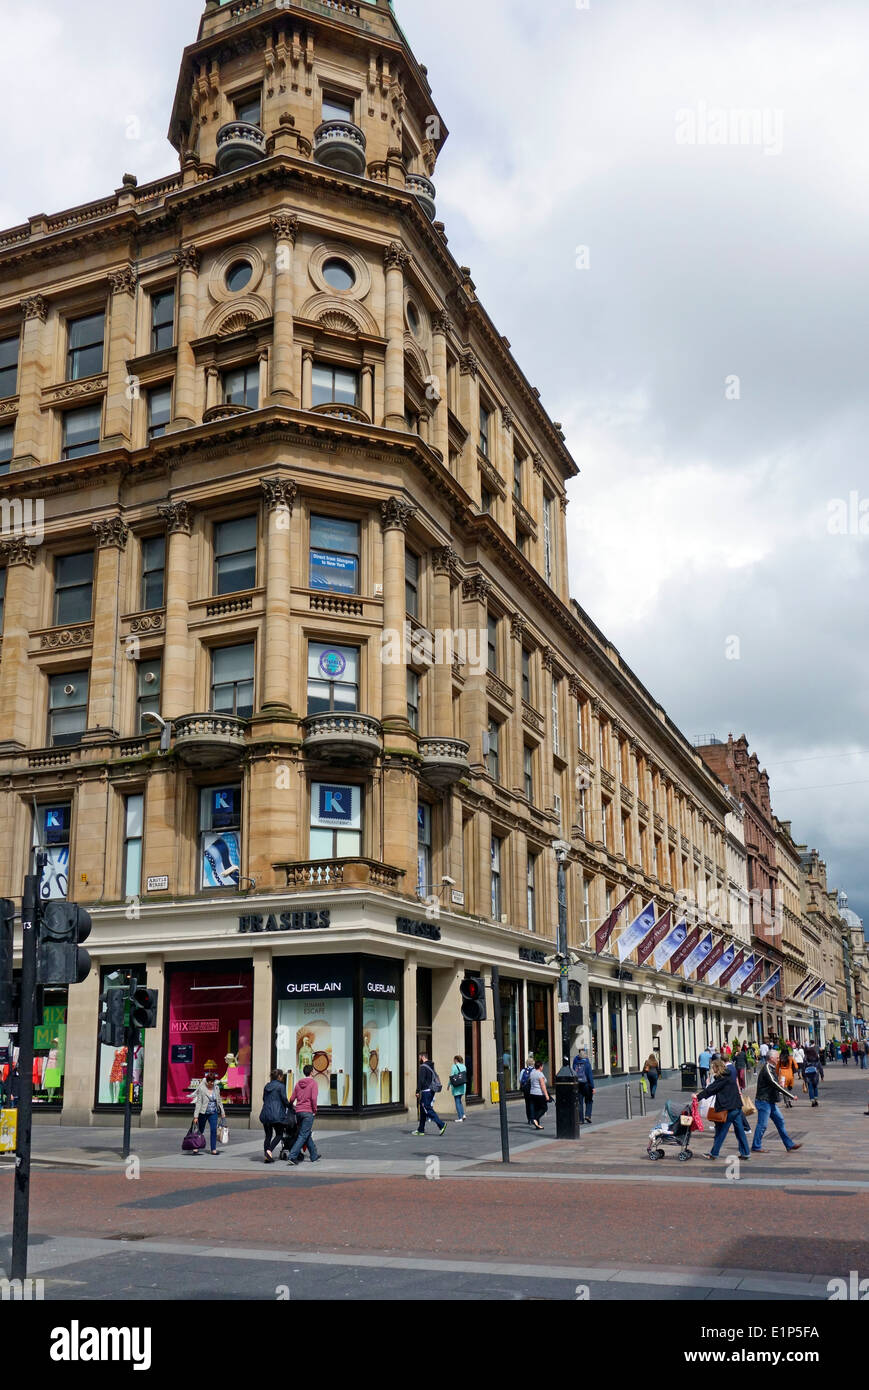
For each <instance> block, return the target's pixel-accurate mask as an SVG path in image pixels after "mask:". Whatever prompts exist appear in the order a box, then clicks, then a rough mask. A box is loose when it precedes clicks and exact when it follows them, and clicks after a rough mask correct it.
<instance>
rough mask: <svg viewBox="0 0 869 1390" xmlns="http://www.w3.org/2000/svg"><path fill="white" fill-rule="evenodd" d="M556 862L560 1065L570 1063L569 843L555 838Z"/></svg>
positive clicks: (556, 957) (556, 955) (556, 954)
mask: <svg viewBox="0 0 869 1390" xmlns="http://www.w3.org/2000/svg"><path fill="white" fill-rule="evenodd" d="M552 848H553V850H554V851H555V858H556V860H557V862H558V938H557V948H556V953H555V959H556V960H557V962H558V1012H559V1014H560V1015H561V1056H562V1065H564V1066H569V1065H570V1023H569V1022H568V1009H569V1005H568V1002H567V973H568V970H569V968H570V953H569V951H568V946H567V856H568V854H569V853H570V845H569V844H568V843H567V841H566V840H555V841H554V843H553V846H552Z"/></svg>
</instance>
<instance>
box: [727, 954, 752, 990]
mask: <svg viewBox="0 0 869 1390" xmlns="http://www.w3.org/2000/svg"><path fill="white" fill-rule="evenodd" d="M756 964H757V956H756V955H754V953H752V954H751V955H750V956H746V958H745V960H744V961H743V962H742V964H741V966H740V967H739V969H738V970H736V971H735V972H734V974H733V977H732V979H731V981H730V988H731V989H732V990H737V989H739V987H740V985H742V984H743V983H744V982H745V981H746V980H747V979H748V977H749V975H753V974H754V967H755V965H756Z"/></svg>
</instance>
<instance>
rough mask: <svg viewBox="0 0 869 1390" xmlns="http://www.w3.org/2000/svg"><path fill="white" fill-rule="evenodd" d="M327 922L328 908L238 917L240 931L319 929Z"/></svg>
mask: <svg viewBox="0 0 869 1390" xmlns="http://www.w3.org/2000/svg"><path fill="white" fill-rule="evenodd" d="M329 924H330V919H329V910H328V908H326V909H325V910H323V911H322V912H309V911H300V912H281V913H276V912H269V913H268V914H263V913H251V914H249V915H248V916H246V917H239V919H238V929H239V931H240V932H266V931H320V930H322V929H323V928H324V927H328V926H329Z"/></svg>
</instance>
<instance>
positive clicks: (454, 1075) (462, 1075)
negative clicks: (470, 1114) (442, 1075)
mask: <svg viewBox="0 0 869 1390" xmlns="http://www.w3.org/2000/svg"><path fill="white" fill-rule="evenodd" d="M449 1086H450V1091H451V1093H452V1097H453V1100H454V1101H455V1103H456V1124H457V1125H460V1124H461V1123H462V1121H463V1120H464V1118H465V1107H464V1103H463V1102H464V1098H465V1092H466V1091H467V1089H468V1072H467V1069H466V1067H465V1060H464V1058H463V1057H460V1056H459V1054H458V1053H456V1055H455V1057H454V1058H453V1065H452V1066H451V1067H450V1081H449Z"/></svg>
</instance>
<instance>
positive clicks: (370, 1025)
mask: <svg viewBox="0 0 869 1390" xmlns="http://www.w3.org/2000/svg"><path fill="white" fill-rule="evenodd" d="M273 969H274V978H275V991H276V996H277V1002H276V1010H275V1065H276V1066H277V1067H279V1068H280V1069H281V1071H284V1072H286V1074H287V1089H288V1091H290V1093H292V1088H293V1087H294V1086H295V1084H296V1082H297V1081H298V1080H299V1077H300V1076H302V1074H303V1069H304V1067H305V1066H308V1065H310V1066H312V1067H313V1069H314V1070H313V1075H314V1077H315V1078H316V1081H317V1085H318V1091H319V1097H318V1105H319V1106H320V1107H321V1108H324V1109H338V1110H360V1109H363V1108H371V1107H373V1106H381V1105H398V1104H400V1102H401V1091H402V1087H401V1075H402V1060H401V964H400V962H393V961H381V960H376V959H375V958H374V957H370V956H288V957H278V958H276V959H275V961H274V966H273Z"/></svg>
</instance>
